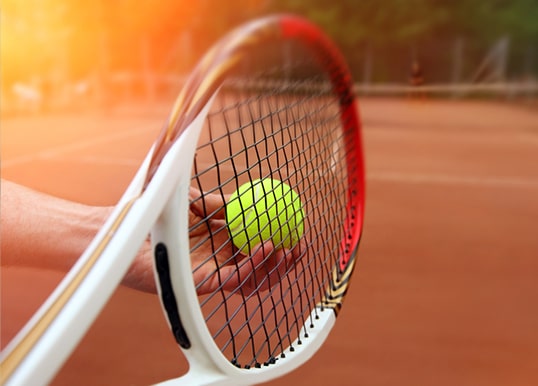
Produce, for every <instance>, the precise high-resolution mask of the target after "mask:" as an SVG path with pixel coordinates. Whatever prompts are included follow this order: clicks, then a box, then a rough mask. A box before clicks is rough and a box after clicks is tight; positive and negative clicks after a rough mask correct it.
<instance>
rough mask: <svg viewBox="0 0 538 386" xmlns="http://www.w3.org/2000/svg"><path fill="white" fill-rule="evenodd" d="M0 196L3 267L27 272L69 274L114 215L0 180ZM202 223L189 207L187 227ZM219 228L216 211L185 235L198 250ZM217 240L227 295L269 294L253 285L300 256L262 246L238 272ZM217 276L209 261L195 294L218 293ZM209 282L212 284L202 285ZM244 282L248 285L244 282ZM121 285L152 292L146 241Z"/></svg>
mask: <svg viewBox="0 0 538 386" xmlns="http://www.w3.org/2000/svg"><path fill="white" fill-rule="evenodd" d="M0 191H1V200H0V201H1V208H0V213H1V224H0V237H1V239H0V240H1V243H0V244H1V256H2V266H28V267H36V268H43V269H54V270H58V271H63V272H67V271H68V270H69V269H70V268H71V267H72V266H73V264H74V263H75V261H76V260H77V259H78V258H79V257H80V255H81V254H82V253H83V252H84V250H85V249H86V248H87V246H88V245H89V244H90V242H91V240H92V239H93V238H94V237H95V235H96V234H97V232H98V231H99V229H100V228H101V226H102V225H103V224H104V223H105V220H106V219H107V218H108V216H109V215H110V212H111V211H112V208H111V207H97V206H89V205H84V204H80V203H76V202H72V201H68V200H63V199H61V198H57V197H53V196H50V195H47V194H44V193H39V192H36V191H34V190H31V189H28V188H25V187H23V186H20V185H17V184H15V183H12V182H9V181H6V180H2V183H1V186H0ZM190 194H191V196H193V197H194V196H196V195H199V194H200V192H199V191H197V190H196V189H191V192H190ZM204 205H205V208H206V210H207V211H208V212H209V213H211V212H213V211H218V210H219V209H222V208H224V202H223V197H221V196H220V195H206V196H205V204H204ZM198 206H200V204H198ZM204 217H205V216H204V215H203V208H202V207H197V206H196V205H191V208H190V212H189V223H190V224H195V223H197V222H199V221H203V218H204ZM223 224H225V220H224V210H220V211H219V216H218V218H215V219H212V220H210V223H209V227H200V228H199V230H198V231H196V232H193V233H191V234H190V235H189V236H190V239H191V244H192V243H194V244H196V243H197V240H199V239H205V238H207V235H206V234H205V233H207V232H209V229H210V228H211V229H213V228H215V229H222V226H223ZM218 235H219V236H218V238H219V240H218V242H219V243H221V244H222V245H225V246H226V248H219V250H220V252H219V253H218V254H217V256H216V259H217V260H218V261H219V265H221V267H220V269H219V270H220V274H221V275H222V276H223V277H232V278H233V280H229V281H227V282H226V284H225V285H224V289H226V290H229V291H233V290H234V289H235V288H237V287H239V286H240V285H242V286H244V289H245V290H247V291H254V290H255V289H267V288H265V287H264V288H257V286H256V285H255V283H257V282H259V281H260V280H261V278H262V277H264V276H267V275H268V273H269V272H273V273H272V275H274V276H275V278H274V279H273V281H272V282H273V283H274V282H275V280H276V278H278V275H279V272H278V271H277V270H275V269H273V268H274V267H275V266H276V267H279V270H282V269H284V268H285V267H286V264H283V261H285V260H287V261H288V263H293V261H295V260H296V259H297V258H298V255H297V253H298V251H299V250H300V248H295V249H294V253H293V254H290V253H288V252H287V250H283V249H282V250H277V251H275V253H274V254H273V253H272V252H273V251H274V246H273V244H272V243H271V242H265V243H263V244H260V245H259V248H255V250H254V252H253V254H252V255H251V256H242V257H241V259H251V262H252V264H243V265H242V267H241V268H238V266H237V265H235V264H234V263H233V260H232V259H230V257H231V256H232V253H233V251H232V246H231V243H230V242H229V240H228V235H227V234H223V233H222V232H219V233H218ZM206 248H207V246H206ZM209 253H211V251H207V250H204V249H203V248H199V249H197V250H196V251H195V252H194V253H193V254H192V255H191V261H192V264H193V266H194V267H197V266H198V265H199V264H200V263H201V262H202V261H205V259H206V257H207V256H208V254H209ZM224 262H226V263H224ZM216 273H217V270H216V265H215V261H213V260H211V262H209V263H206V264H204V265H203V266H202V269H197V270H196V274H195V277H194V281H195V282H196V283H202V282H203V283H204V284H203V285H202V286H201V287H200V288H198V293H199V294H204V293H209V292H212V291H214V290H216V289H217V288H219V287H220V285H221V284H220V283H219V281H218V278H217V277H218V275H216ZM236 273H237V274H236ZM208 277H209V278H210V279H209V280H206V279H207V278H208ZM246 278H249V279H250V280H245V279H246ZM241 283H243V284H241ZM267 283H268V282H267ZM122 284H124V285H126V286H128V287H131V288H134V289H137V290H140V291H144V292H152V293H155V292H156V286H155V279H154V275H153V262H152V253H151V244H150V242H149V240H146V242H145V243H144V244H143V246H142V248H141V249H140V251H139V253H138V255H137V256H136V258H135V260H134V262H133V264H132V265H131V267H130V268H129V270H128V271H127V274H126V275H125V277H124V278H123V281H122Z"/></svg>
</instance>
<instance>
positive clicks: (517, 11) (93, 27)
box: [0, 0, 538, 386]
mask: <svg viewBox="0 0 538 386" xmlns="http://www.w3.org/2000/svg"><path fill="white" fill-rule="evenodd" d="M274 12H293V13H297V14H301V15H304V16H306V17H308V18H310V19H311V20H312V21H313V22H315V23H317V24H318V25H320V26H321V27H322V28H323V29H324V30H325V31H326V32H327V34H328V35H329V36H330V37H332V38H333V39H334V40H335V42H336V43H337V45H338V46H339V47H340V48H341V50H342V52H343V53H344V55H345V57H346V58H347V60H348V63H349V65H350V67H351V71H352V73H353V76H354V80H355V86H356V90H357V93H358V95H359V98H358V106H359V110H360V115H361V120H362V125H363V137H364V151H365V155H366V181H367V196H366V217H365V227H364V234H363V237H362V242H361V246H360V252H359V260H358V265H357V268H356V272H355V277H354V280H353V283H352V285H351V287H350V290H349V293H348V295H347V297H346V303H345V307H343V309H342V312H341V313H340V316H339V319H338V323H337V324H336V326H335V328H334V330H333V331H332V332H331V335H330V337H329V339H328V341H327V342H326V344H325V345H324V346H323V347H322V348H321V349H320V351H319V352H318V353H317V354H316V355H315V356H314V357H313V358H312V359H311V360H310V361H309V362H308V363H307V364H306V365H305V366H303V367H301V368H300V369H298V370H296V371H294V372H293V373H291V374H289V375H287V376H285V377H283V378H281V379H279V380H276V381H275V382H273V383H272V384H275V385H297V384H309V385H320V386H325V385H331V384H338V385H350V386H351V385H353V386H354V385H367V386H376V385H383V386H393V385H394V386H405V385H409V386H421V385H424V386H431V385H436V386H442V385H446V386H454V385H458V386H466V385H469V386H471V385H472V386H480V385H484V386H494V385H503V386H504V385H511V386H530V385H538V372H537V371H536V370H537V369H538V307H537V305H538V284H537V283H538V282H537V278H538V232H537V224H538V108H537V107H538V103H537V101H538V82H537V79H538V22H537V20H538V2H537V1H536V0H383V1H380V0H347V1H346V0H162V1H151V0H138V1H135V0H132V1H127V0H106V1H105V0H77V1H69V0H25V1H20V0H2V6H1V13H0V17H1V20H0V25H1V34H0V39H1V42H0V50H1V66H0V71H1V99H0V106H1V113H2V115H1V124H0V136H1V140H0V147H1V152H0V155H1V163H0V166H1V176H2V178H5V179H9V180H12V181H14V182H17V183H20V184H23V185H26V186H29V187H31V188H33V189H36V190H39V191H42V192H46V193H49V194H52V195H55V196H59V197H63V198H67V199H70V200H75V201H78V202H82V203H85V204H89V205H114V204H115V203H116V202H117V200H118V199H119V197H120V196H121V194H122V192H123V191H124V189H125V188H126V186H127V184H128V183H129V181H130V180H131V178H132V176H133V174H134V173H135V171H136V169H137V168H138V165H139V164H140V162H141V161H142V159H143V158H144V156H145V154H146V152H147V151H148V149H149V148H150V146H151V144H152V141H153V140H154V138H155V136H156V135H157V134H158V132H159V130H160V128H161V125H162V124H163V122H164V121H165V120H166V117H167V114H168V112H169V111H170V108H171V106H172V104H173V101H174V98H175V96H176V95H177V93H178V91H179V90H180V89H181V85H182V83H183V81H184V79H185V76H187V75H188V74H189V72H190V70H191V69H192V68H193V66H194V65H195V63H196V62H197V61H198V60H199V58H200V57H201V56H202V55H203V53H204V52H205V50H207V49H208V48H209V47H210V46H211V45H212V44H213V43H214V42H215V41H216V40H217V39H219V38H220V37H221V36H222V35H223V33H225V32H226V31H228V30H229V29H230V28H232V27H234V26H236V25H239V24H240V23H242V22H244V21H247V20H251V19H253V18H255V17H257V16H261V15H266V14H269V13H274ZM0 188H1V187H0ZM64 274H65V273H64V272H53V271H44V270H37V269H32V268H28V267H4V266H2V269H1V271H0V317H1V323H0V333H1V336H0V346H1V348H2V349H3V348H4V347H5V346H6V344H7V343H8V342H9V341H10V340H11V339H12V338H13V337H14V336H15V334H16V333H17V332H18V331H19V329H20V328H21V327H22V326H23V325H24V323H25V322H26V321H27V320H28V319H29V318H30V317H31V315H32V314H33V313H34V312H35V310H36V309H37V308H38V307H39V306H40V304H42V302H43V301H44V300H45V299H46V298H47V296H48V295H49V294H50V293H51V292H52V290H53V289H54V288H55V286H56V285H57V284H58V283H59V282H60V281H61V279H62V278H63V275H64ZM186 369H187V363H186V361H185V359H184V357H183V355H182V354H181V352H180V350H179V349H178V347H177V345H176V344H175V342H174V340H173V338H172V336H171V334H170V331H169V330H168V327H167V325H166V323H165V320H164V318H163V316H162V312H161V308H160V304H159V301H158V299H157V297H156V296H153V295H149V294H145V293H140V292H137V291H134V290H131V289H128V288H125V287H121V286H120V287H119V288H118V289H117V290H116V292H115V293H114V295H113V296H112V298H111V299H110V301H109V302H108V304H107V305H106V307H105V308H104V310H103V312H102V313H101V314H100V316H99V317H98V318H97V320H96V321H95V323H94V325H93V326H92V327H91V329H90V330H89V331H88V333H87V334H86V336H85V337H84V339H83V340H82V342H81V343H80V344H79V345H78V347H77V348H76V350H75V351H74V353H73V355H72V356H71V357H70V358H69V360H68V361H67V363H66V364H65V366H63V367H62V369H61V371H60V372H59V374H58V375H57V376H56V378H55V379H54V380H53V382H52V384H53V385H57V386H63V385H73V384H77V385H88V386H89V385H92V386H93V385H106V384H116V385H147V384H152V383H155V382H158V381H163V380H166V379H169V378H173V377H177V376H179V375H181V374H182V373H184V372H185V371H186Z"/></svg>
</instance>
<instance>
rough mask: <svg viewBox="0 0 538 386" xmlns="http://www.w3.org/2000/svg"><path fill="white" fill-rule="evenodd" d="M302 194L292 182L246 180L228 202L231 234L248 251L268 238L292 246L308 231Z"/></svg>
mask: <svg viewBox="0 0 538 386" xmlns="http://www.w3.org/2000/svg"><path fill="white" fill-rule="evenodd" d="M303 217H304V215H303V209H302V204H301V198H300V197H299V195H298V194H297V193H296V192H295V191H294V190H293V189H292V188H291V187H289V186H288V185H286V184H285V183H283V182H280V181H278V180H273V179H270V178H265V179H258V180H254V181H251V182H247V183H246V184H243V185H241V186H240V187H239V189H237V190H236V191H235V192H234V193H233V194H232V195H231V197H230V199H229V200H228V203H227V204H226V222H227V224H228V231H229V233H230V238H231V239H232V241H233V243H234V245H235V246H236V247H237V248H238V249H240V250H241V252H243V253H244V254H250V252H251V251H252V250H253V248H254V247H255V246H256V245H257V244H259V243H261V242H264V241H268V240H271V241H272V242H273V245H274V246H275V248H277V249H279V248H291V247H293V246H294V245H295V244H297V242H298V241H299V239H300V238H301V236H302V235H303V231H304V226H303Z"/></svg>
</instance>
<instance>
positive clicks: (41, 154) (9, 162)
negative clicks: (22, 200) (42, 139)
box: [1, 127, 155, 169]
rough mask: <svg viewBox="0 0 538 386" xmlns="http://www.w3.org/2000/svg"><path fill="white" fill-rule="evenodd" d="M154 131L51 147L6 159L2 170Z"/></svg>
mask: <svg viewBox="0 0 538 386" xmlns="http://www.w3.org/2000/svg"><path fill="white" fill-rule="evenodd" d="M154 130H155V128H152V127H140V128H137V129H128V130H124V131H119V132H118V131H115V132H113V133H111V134H107V135H103V136H100V137H96V138H93V139H87V140H84V141H79V142H73V143H70V144H67V145H61V146H56V147H51V148H49V149H45V150H41V151H38V152H36V153H32V154H26V155H22V156H19V157H14V158H11V159H5V160H2V164H1V166H2V169H4V168H9V167H13V166H17V165H21V164H25V163H29V162H33V161H38V160H46V159H53V158H60V156H61V155H62V154H66V153H69V152H73V151H77V150H81V149H87V148H89V147H92V146H96V145H101V144H104V143H109V142H113V141H117V140H120V139H125V138H129V137H133V136H135V135H140V134H141V133H146V132H149V131H154ZM148 148H149V145H148ZM98 158H99V157H96V159H98ZM139 162H141V161H139Z"/></svg>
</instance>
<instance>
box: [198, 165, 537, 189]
mask: <svg viewBox="0 0 538 386" xmlns="http://www.w3.org/2000/svg"><path fill="white" fill-rule="evenodd" d="M198 165H199V167H200V169H204V168H210V167H212V166H213V164H209V163H205V162H199V163H198ZM235 166H236V168H238V169H241V168H246V166H245V165H239V164H236V165H235ZM221 170H222V171H224V172H227V173H233V169H232V168H231V167H223V166H221ZM366 180H368V181H381V182H398V183H405V184H417V185H418V184H432V185H454V186H456V185H460V186H462V185H463V186H480V187H482V186H490V187H503V188H505V187H508V188H510V187H511V188H531V189H538V176H537V178H536V179H532V178H518V177H500V176H498V177H485V176H459V175H448V174H438V173H412V172H409V173H406V172H375V171H372V172H371V171H367V172H366Z"/></svg>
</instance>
